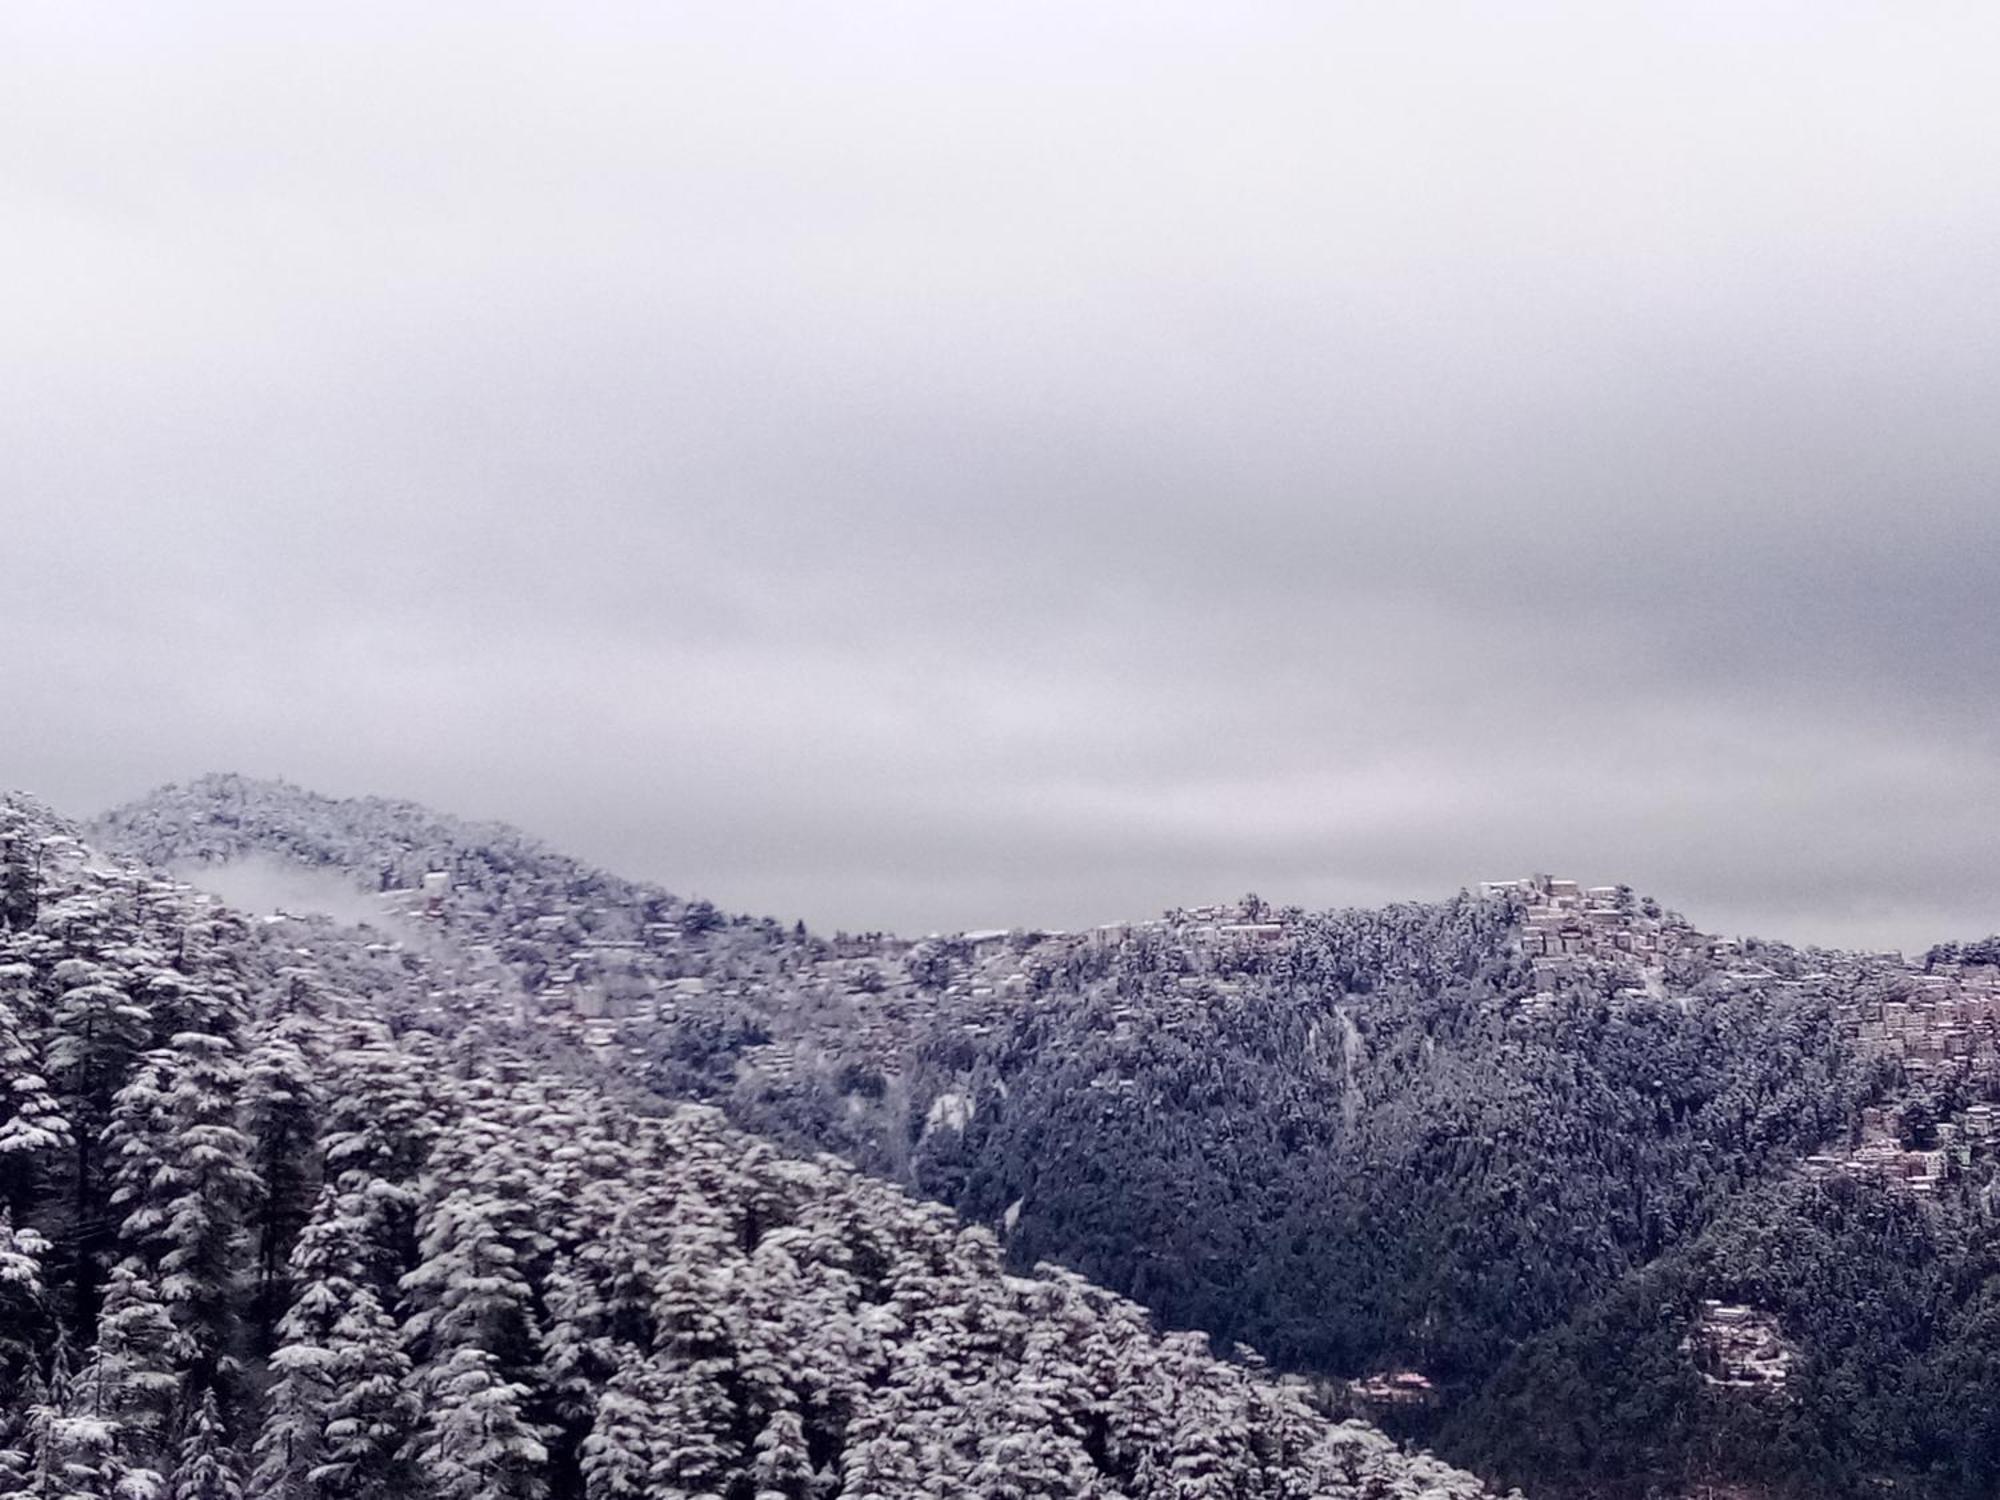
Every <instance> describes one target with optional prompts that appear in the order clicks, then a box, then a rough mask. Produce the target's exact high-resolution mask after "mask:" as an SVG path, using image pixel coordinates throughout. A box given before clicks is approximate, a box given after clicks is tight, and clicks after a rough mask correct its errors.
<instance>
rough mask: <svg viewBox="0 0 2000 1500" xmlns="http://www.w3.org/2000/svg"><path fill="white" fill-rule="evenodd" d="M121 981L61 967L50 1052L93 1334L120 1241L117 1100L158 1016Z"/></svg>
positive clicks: (95, 970)
mask: <svg viewBox="0 0 2000 1500" xmlns="http://www.w3.org/2000/svg"><path fill="white" fill-rule="evenodd" d="M119 977H120V976H119V975H118V974H117V973H116V972H115V971H114V970H112V969H110V968H108V967H107V966H106V965H104V964H101V963H98V962H96V961H94V960H91V959H86V958H81V957H69V958H64V959H62V960H61V961H59V962H58V963H57V964H56V965H55V968H54V980H55V983H56V984H57V985H58V986H59V994H58V996H57V999H56V1003H55V1008H54V1013H53V1016H52V1021H51V1032H50V1040H49V1046H48V1054H47V1056H48V1065H49V1071H50V1075H51V1078H52V1081H53V1082H54V1083H55V1085H56V1091H57V1092H56V1097H57V1101H58V1103H59V1104H60V1106H61V1109H62V1113H63V1116H64V1118H66V1119H67V1120H68V1121H69V1124H70V1132H71V1141H72V1147H73V1149H72V1151H71V1153H70V1160H69V1162H68V1163H67V1164H66V1166H67V1175H68V1179H69V1180H68V1182H67V1184H66V1187H67V1193H66V1196H67V1198H68V1200H69V1201H68V1204H67V1212H68V1217H69V1221H70V1224H69V1228H70V1233H71V1235H72V1236H73V1242H72V1245H71V1248H70V1257H71V1263H72V1267H73V1274H72V1275H71V1277H70V1278H69V1280H70V1284H71V1290H72V1294H73V1297H74V1301H75V1307H76V1314H77V1316H76V1323H77V1325H78V1326H79V1327H83V1328H88V1327H89V1326H90V1323H91V1321H92V1319H93V1318H94V1317H95V1316H96V1313H97V1304H98V1298H99V1289H100V1285H101V1270H100V1265H101V1261H102V1260H103V1259H107V1258H109V1257H108V1255H107V1252H108V1250H109V1249H110V1246H111V1245H112V1243H113V1240H114V1234H113V1230H114V1227H115V1226H114V1224H113V1221H112V1219H111V1210H110V1202H109V1196H110V1181H109V1174H108V1172H107V1170H106V1166H105V1163H104V1161H103V1158H102V1152H103V1143H104V1137H105V1132H106V1129H107V1127H108V1126H109V1124H110V1121H111V1113H112V1102H113V1100H115V1099H116V1098H117V1096H118V1091H119V1090H120V1089H122V1088H123V1087H124V1086H125V1084H126V1082H127V1080H128V1078H129V1077H130V1074H131V1071H132V1068H133V1065H134V1063H135V1062H136V1061H137V1059H138V1057H139V1055H140V1053H141V1051H142V1050H143V1049H144V1048H145V1045H146V1041H147V1035H148V1031H149V1028H150V1026H151V1022H152V1017H151V1015H150V1013H149V1012H148V1011H147V1010H146V1008H145V1006H143V1005H141V1004H139V1003H138V1002H137V1001H135V1000H133V999H132V997H131V996H130V995H129V994H128V993H126V991H125V990H124V988H122V987H121V985H120V983H119Z"/></svg>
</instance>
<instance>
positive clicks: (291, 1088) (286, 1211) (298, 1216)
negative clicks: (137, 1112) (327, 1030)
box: [243, 1020, 320, 1354]
mask: <svg viewBox="0 0 2000 1500" xmlns="http://www.w3.org/2000/svg"><path fill="white" fill-rule="evenodd" d="M313 1024H314V1023H312V1022H309V1021H303V1020H300V1021H297V1022H296V1023H294V1022H291V1021H285V1022H280V1023H279V1024H278V1026H277V1027H276V1028H274V1030H273V1031H272V1033H271V1034H270V1035H267V1036H265V1037H264V1038H263V1040H261V1041H260V1042H258V1044H257V1045H256V1046H255V1047H254V1048H252V1049H251V1052H250V1055H249V1058H248V1059H247V1061H246V1063H245V1066H244V1078H243V1128H244V1132H245V1134H246V1135H247V1136H248V1137H249V1141H250V1161H251V1167H252V1169H253V1170H254V1171H255V1172H256V1174H257V1177H258V1180H259V1181H260V1182H261V1184H262V1191H261V1192H260V1194H259V1195H258V1198H257V1202H256V1204H255V1205H254V1207H253V1209H252V1212H251V1216H250V1228H251V1231H252V1233H253V1235H254V1237H255V1243H256V1268H257V1270H256V1275H257V1284H256V1290H255V1292H254V1293H253V1295H252V1297H251V1302H250V1325H251V1345H252V1348H253V1349H255V1350H256V1351H257V1352H258V1353H260V1354H261V1353H266V1352H268V1351H269V1349H270V1348H271V1340H272V1335H273V1332H274V1329H275V1325H276V1323H277V1320H278V1319H279V1318H280V1317H281V1316H283V1313H284V1308H285V1306H286V1304H287V1303H288V1302H289V1301H290V1294H291V1281H290V1278H289V1276H288V1274H287V1264H288V1261H289V1258H290V1256H291V1252H292V1246H293V1244H294V1243H295V1242H296V1241H297V1239H298V1235H299V1231H300V1230H301V1229H303V1228H304V1227H305V1223H306V1220H307V1219H308V1218H309V1217H310V1216H311V1214H312V1207H313V1200H314V1197H315V1195H316V1194H317V1193H318V1190H319V1175H320V1174H319V1165H320V1163H319V1152H318V1149H317V1146H318V1138H319V1128H320V1119H319V1115H320V1091H319V1086H318V1084H317V1083H316V1082H315V1080H314V1076H313V1063H312V1059H311V1058H310V1057H309V1055H308V1054H307V1051H306V1049H305V1047H303V1046H302V1045H301V1044H300V1038H299V1036H298V1035H297V1031H298V1029H299V1028H300V1027H303V1026H311V1025H313Z"/></svg>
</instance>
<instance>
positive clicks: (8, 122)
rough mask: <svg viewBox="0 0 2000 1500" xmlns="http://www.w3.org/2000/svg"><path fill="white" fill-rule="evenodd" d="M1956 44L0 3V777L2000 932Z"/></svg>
mask: <svg viewBox="0 0 2000 1500" xmlns="http://www.w3.org/2000/svg"><path fill="white" fill-rule="evenodd" d="M1996 57H2000V8H1996V7H1994V6H1992V5H1990V4H1985V3H1979V4H1962V5H1959V4H1949V5H1948V4H1921V3H1917V4H1911V3H1898V4H1881V5H1870V6H1859V5H1844V4H1837V3H1827V0H1816V3H1811V4H1797V5H1780V4H1772V5H1757V4H1746V3H1744V0H1729V3H1722V4H1713V5H1708V4H1694V3H1689V0H1674V3H1671V4H1665V3H1663V4H1659V5H1652V6H1646V5H1617V6H1607V5H1603V4H1600V3H1587V4H1577V5H1573V6H1552V5H1533V4H1509V5H1500V4H1491V5H1483V6H1459V5H1449V4H1424V5H1410V4H1399V3H1383V4H1372V5H1343V4H1330V3H1326V0H1315V3H1302V4H1297V5H1284V4H1249V5H1243V4H1223V3H1209V4H1203V5H1180V4H1173V3H1161V0H1146V3H1143V4H1141V3H1133V4H1109V3H1107V4H1098V5H1077V4H1074V3H1063V4H1047V5H1042V4H1032V3H1023V0H1007V3H1004V4H999V3H995V4H936V3H924V4H914V3H913V4H882V3H870V0H858V3H853V4H846V5H837V6H836V5H825V4H819V3H810V4H806V3H802V4H798V5H793V6H773V5H763V4H757V3H751V0H725V3H718V4H713V5H680V4H672V3H665V4H661V3H649V4H645V5H637V4H634V5H629V6H628V5H618V4H610V3H606V4H601V5H594V6H573V5H556V4H549V5H545V6H535V5H518V4H506V3H494V0H482V3H480V4H477V5H452V4H445V3H427V4H425V5H422V6H410V5H407V4H400V3H399V4H393V5H389V4H370V3H360V0H341V3H339V4H337V5H325V6H320V5H312V4H305V3H288V4H284V5H279V6H271V5H268V4H261V3H260V4H241V5H237V4H214V5H200V6H196V5H180V4H170V3H161V4H152V5H146V6H134V5H121V6H115V7H99V6H96V5H91V4H83V3H78V0H59V3H35V0H13V3H9V4H8V5H6V6H5V7H4V9H0V272H4V294H0V465H4V468H0V785H8V784H11V785H15V786H19V787H22V788H24V789H27V790H30V791H33V792H36V793H38V794H39V795H41V796H43V797H45V798H47V799H49V800H51V801H53V802H55V803H57V804H58V805H59V806H61V807H63V808H64V809H65V810H68V811H71V812H73V813H76V814H79V815H81V814H87V813H90V812H94V811H97V810H99V809H101V808H103V807H105V806H108V805H110V804H111V803H113V802H114V801H117V800H121V799H123V798H126V797H129V796H133V795H136V794H138V793H140V792H142V791H144V790H145V789H147V788H148V787H150V786H152V785H154V784H156V783H158V782H161V781H166V780H182V779H186V778H188V777H190V776H193V775H196V774H199V773H201V772H203V771H206V770H211V769H237V770H242V771H246V772H252V773H258V774H266V775H283V776H287V777H289V778H291V779H293V780H297V781H301V782H304V783H306V784H308V785H311V786H313V787H316V788H319V789H322V790H325V791H330V792H336V793H354V792H370V791H374V792H382V793H386V794H393V795H400V796H412V797H417V798H420V799H423V800H425V801H429V802H433V803H435V804H437V805H439V806H441V807H445V808H447V809H450V810H454V811H458V812H463V813H467V814H472V815H478V816H490V817H500V818H505V819H508V820H510V821H513V822H516V823H519V824H522V825H524V826H526V827H528V828H530V829H532V830H534V831H536V832H538V833H540V834H542V835H544V836H545V837H547V838H549V839H550V840H551V841H553V842H555V843H558V844H561V845H564V846H567V847H569V848H571V849H573V850H575V851H577V852H579V853H582V854H584V855H585V856H587V857H589V858H592V859H595V860H597V861H598V862H600V863H604V864H607V865H610V866H612V867H615V868H618V869H620V870H623V871H626V872H629V873H634V874H644V875H648V876H652V877H656V878H659V879H662V880H664V881H665V882H667V883H668V884H670V885H671V886H673V887H675V888H676V889H680V890H684V891H688V892H696V893H701V894H706V895H708V896H710V897H712V898H714V899H716V900H718V901H720V902H724V903H726V904H729V905H732V906H736V907H742V908H748V909H752V910H755V911H760V912H772V913H776V914H779V915H782V916H785V917H787V918H789V917H792V916H804V917H805V918H806V919H808V920H809V921H811V922H813V923H815V924H818V925H823V926H826V927H835V926H846V927H877V926H888V927H894V928H898V929H903V930H909V931H920V930H926V929H931V928H940V927H958V926H985V925H1011V924H1014V923H1042V924H1052V925H1070V924H1076V923H1083V922H1094V921H1102V920H1106V919H1109V918H1112V917H1117V916H1128V915H1143V914H1147V913H1150V912H1153V911H1156V910H1157V909H1159V908H1161V907H1163V906H1166V905H1169V904H1174V903H1180V902H1194V901H1199V900H1204V899H1212V898H1217V897H1223V896H1231V895H1236V894H1240V893H1241V892H1243V891H1244V890H1246V889H1255V890H1257V891H1259V892H1260V893H1262V894H1263V895H1265V896H1266V897H1268V898H1272V899H1277V900H1284V901H1299V902H1303V903H1307V904H1313V905H1319V904H1329V903H1345V902H1350V901H1376V900H1381V899H1386V898H1392V897H1418V896H1435V895H1439V894H1443V893H1445V892H1448V891H1450V890H1453V889H1456V888H1458V887H1459V886H1461V885H1464V884H1467V883H1469V882H1473V881H1477V880H1479V879H1481V878H1483V877H1493V876H1500V875H1512V874H1516V873H1521V872H1525V871H1528V870H1531V869H1546V870H1553V871H1555V872H1557V873H1567V874H1574V875H1578V876H1581V877H1583V878H1585V879H1587V880H1591V881H1599V880H1626V881H1630V882H1632V883H1633V884H1635V885H1638V886H1639V887H1641V888H1642V889H1645V890H1650V891H1652V892H1654V893H1656V894H1658V895H1659V896H1660V897H1661V898H1662V899H1664V900H1666V901H1667V902H1668V903H1669V904H1671V905H1675V906H1678V907H1680V908H1682V909H1683V910H1685V911H1686V912H1688V914H1689V915H1690V916H1692V917H1694V918H1695V919H1697V920H1698V921H1700V922H1702V923H1703V924H1704V925H1707V926H1710V927H1714V928H1719V929H1722V930H1726V931H1759V932H1765V933H1768V934H1771V935H1775V936H1784V937H1791V938H1794V939H1796V940H1817V941H1824V942H1849V943H1870V944H1877V943H1879V944H1885V945H1898V944H1900V945H1905V946H1910V947H1920V946H1922V945H1924V944H1927V943H1929V942H1931V941H1933V940H1936V939H1938V938H1943V937H1947V936H1971V935H1976V934H1983V933H1987V932H1991V931H1994V930H1996V929H2000V848H1996V838H1995V834H1996V821H1997V819H1996V815H2000V754H1996V751H2000V743H1996V742H1997V741H2000V693H1996V691H1995V686H1996V684H1995V677H1996V669H2000V485H1996V480H2000V253H1996V246H2000V104H1996V103H1995V96H1994V86H1993V69H1994V60H1995V58H1996Z"/></svg>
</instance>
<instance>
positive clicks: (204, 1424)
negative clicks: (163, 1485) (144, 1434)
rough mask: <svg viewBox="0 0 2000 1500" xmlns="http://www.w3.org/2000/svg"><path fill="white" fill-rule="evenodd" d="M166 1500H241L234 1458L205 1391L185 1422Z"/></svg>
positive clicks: (209, 1392) (212, 1399)
mask: <svg viewBox="0 0 2000 1500" xmlns="http://www.w3.org/2000/svg"><path fill="white" fill-rule="evenodd" d="M168 1495H169V1500H243V1482H242V1480H241V1478H240V1477H239V1476H238V1474H237V1472H236V1455H235V1453H234V1452H233V1451H232V1450H231V1448H230V1445H229V1439H228V1436H227V1435H226V1434H225V1433H224V1432H223V1430H222V1414H221V1412H219V1411H218V1410H217V1409H216V1405H215V1392H214V1391H213V1390H205V1391H203V1392H202V1393H201V1400H200V1401H199V1402H198V1403H197V1404H196V1405H195V1408H194V1410H193V1411H192V1412H191V1413H190V1414H189V1416H188V1420H187V1436H186V1437H184V1438H182V1439H181V1447H180V1456H179V1459H178V1461H177V1462H176V1463H175V1465H174V1477H173V1484H172V1486H171V1488H170V1489H169V1491H168Z"/></svg>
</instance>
